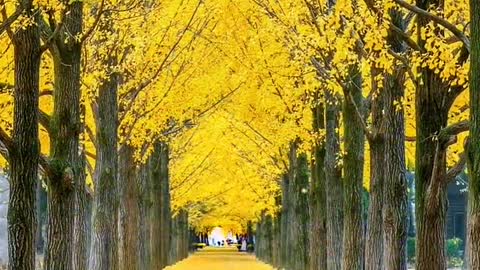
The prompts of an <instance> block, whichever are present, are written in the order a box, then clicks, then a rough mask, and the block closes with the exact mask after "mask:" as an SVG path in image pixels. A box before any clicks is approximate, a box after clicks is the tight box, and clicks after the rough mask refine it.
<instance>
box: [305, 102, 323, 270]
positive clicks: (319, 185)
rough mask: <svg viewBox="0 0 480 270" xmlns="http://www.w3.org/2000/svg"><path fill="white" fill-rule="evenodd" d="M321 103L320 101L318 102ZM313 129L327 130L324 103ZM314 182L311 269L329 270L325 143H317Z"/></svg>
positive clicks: (315, 112) (316, 112)
mask: <svg viewBox="0 0 480 270" xmlns="http://www.w3.org/2000/svg"><path fill="white" fill-rule="evenodd" d="M317 102H319V101H317ZM312 112H313V119H314V123H313V128H314V130H315V131H316V132H319V131H320V129H322V130H324V129H325V107H324V105H323V103H321V104H318V105H316V106H315V107H314V108H313V109H312ZM311 163H312V166H311V167H312V169H311V171H312V182H311V184H310V230H309V233H310V237H309V238H310V241H309V245H310V247H309V258H310V269H311V270H316V269H327V228H326V215H327V214H326V203H327V200H326V183H325V182H326V180H325V170H324V163H325V143H323V142H317V143H316V145H315V150H314V158H313V160H312V162H311Z"/></svg>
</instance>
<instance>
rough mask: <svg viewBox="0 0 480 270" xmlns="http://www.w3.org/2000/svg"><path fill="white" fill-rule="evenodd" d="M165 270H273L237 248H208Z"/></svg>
mask: <svg viewBox="0 0 480 270" xmlns="http://www.w3.org/2000/svg"><path fill="white" fill-rule="evenodd" d="M165 270H273V268H272V267H271V266H270V265H268V264H265V263H263V262H261V261H259V260H257V259H256V258H255V256H253V255H250V254H246V253H243V252H238V251H237V249H236V248H230V247H225V248H213V247H207V248H205V249H203V250H200V251H197V252H196V253H195V254H193V255H191V256H190V257H189V258H187V259H185V260H183V261H181V262H178V263H177V264H175V265H173V266H170V267H167V268H165Z"/></svg>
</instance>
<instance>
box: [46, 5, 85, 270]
mask: <svg viewBox="0 0 480 270" xmlns="http://www.w3.org/2000/svg"><path fill="white" fill-rule="evenodd" d="M82 9H83V3H81V2H76V3H73V4H72V5H71V6H69V10H68V12H67V13H66V16H65V18H64V20H65V22H64V24H63V26H62V27H63V29H62V30H61V32H62V34H61V35H59V36H58V37H57V38H55V39H54V40H53V41H52V43H51V46H52V47H54V49H52V50H51V51H52V54H53V59H54V61H53V62H54V71H55V91H54V94H53V97H54V102H55V104H54V109H53V115H52V117H51V118H52V119H51V121H50V123H49V125H48V126H49V131H50V141H51V143H50V164H51V171H50V172H49V173H48V174H47V177H48V233H47V237H48V240H47V250H46V254H45V269H47V270H50V269H51V270H63V269H72V267H73V251H74V246H73V243H74V241H72V239H73V238H74V236H73V232H74V230H73V228H74V217H75V215H74V212H75V190H76V189H75V186H77V187H78V186H83V183H80V182H81V180H82V179H83V178H82V177H81V171H82V170H83V169H84V168H83V167H82V165H83V163H81V160H80V155H79V154H78V152H79V134H80V132H81V123H80V57H81V44H78V43H73V42H65V39H66V35H65V34H63V33H72V35H77V34H79V33H81V32H82V17H83V13H82ZM81 178H82V179H81Z"/></svg>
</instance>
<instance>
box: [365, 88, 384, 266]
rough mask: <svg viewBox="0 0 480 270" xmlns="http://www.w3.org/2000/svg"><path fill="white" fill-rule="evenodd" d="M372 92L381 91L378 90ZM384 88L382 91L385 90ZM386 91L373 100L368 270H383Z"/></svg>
mask: <svg viewBox="0 0 480 270" xmlns="http://www.w3.org/2000/svg"><path fill="white" fill-rule="evenodd" d="M372 91H377V89H374V90H372ZM381 91H382V90H381ZM383 98H384V97H383V91H382V92H380V93H376V97H375V98H374V99H373V100H372V110H371V112H372V113H371V114H372V132H371V133H372V137H371V138H369V145H370V190H369V204H368V217H367V231H366V237H365V270H377V269H383V251H384V247H383V218H382V209H383V192H384V189H383V185H384V181H385V162H386V160H385V140H384V134H383V130H382V127H383V118H384V117H383V110H384V101H383Z"/></svg>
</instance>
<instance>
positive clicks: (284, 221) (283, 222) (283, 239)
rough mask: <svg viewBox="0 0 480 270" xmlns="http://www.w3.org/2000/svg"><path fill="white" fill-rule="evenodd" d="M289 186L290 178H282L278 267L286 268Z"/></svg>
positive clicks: (288, 248)
mask: <svg viewBox="0 0 480 270" xmlns="http://www.w3.org/2000/svg"><path fill="white" fill-rule="evenodd" d="M289 186H290V178H289V176H288V174H284V175H283V176H282V209H281V213H280V265H281V266H282V267H286V266H287V263H288V256H289V250H291V249H290V245H291V242H289V240H290V238H289V236H288V234H289V231H288V229H289V217H290V211H291V210H290V205H289V198H288V195H289V193H288V191H289Z"/></svg>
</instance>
